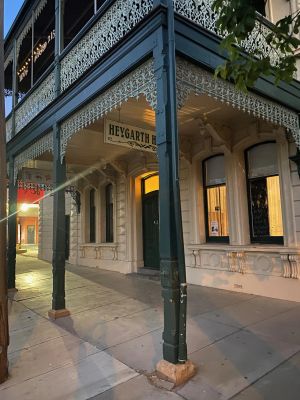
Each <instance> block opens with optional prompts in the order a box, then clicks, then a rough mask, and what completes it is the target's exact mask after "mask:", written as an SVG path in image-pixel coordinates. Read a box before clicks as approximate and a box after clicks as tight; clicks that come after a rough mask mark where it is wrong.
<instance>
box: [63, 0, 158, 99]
mask: <svg viewBox="0 0 300 400" xmlns="http://www.w3.org/2000/svg"><path fill="white" fill-rule="evenodd" d="M152 8H153V0H117V1H116V2H115V3H114V4H113V5H112V6H111V7H110V8H109V9H108V11H107V12H106V13H105V14H104V15H103V16H102V17H101V18H100V19H99V21H98V22H97V23H96V24H95V25H94V26H93V27H92V28H91V29H90V31H88V32H87V34H86V35H85V36H84V37H83V38H82V39H81V40H80V41H79V43H78V44H77V45H76V46H74V47H73V49H72V50H70V51H69V52H68V54H67V55H66V56H65V57H64V58H63V60H62V61H61V90H62V91H64V90H65V89H67V88H68V87H69V86H70V85H71V84H72V83H73V82H75V81H76V80H77V79H78V78H79V77H80V76H81V75H82V74H83V73H84V72H85V71H87V70H88V69H89V68H90V67H91V66H92V65H93V64H94V63H95V62H96V61H98V60H99V59H100V57H101V56H102V55H103V54H105V53H106V52H107V51H108V50H109V49H111V48H112V47H113V46H114V45H115V44H116V43H117V42H118V41H119V40H120V39H122V38H123V37H124V36H125V35H126V34H127V33H128V32H130V31H131V30H132V29H133V28H134V27H135V26H136V25H137V24H138V23H139V22H140V21H141V20H142V19H143V18H144V17H145V16H146V15H147V14H149V12H150V11H151V10H152Z"/></svg>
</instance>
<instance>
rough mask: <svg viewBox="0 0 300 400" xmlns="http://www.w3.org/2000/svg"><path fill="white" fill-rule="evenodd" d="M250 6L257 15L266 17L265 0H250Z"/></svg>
mask: <svg viewBox="0 0 300 400" xmlns="http://www.w3.org/2000/svg"><path fill="white" fill-rule="evenodd" d="M251 4H252V5H253V7H254V8H255V10H256V11H257V12H258V13H260V14H261V15H263V16H264V17H265V16H266V0H251Z"/></svg>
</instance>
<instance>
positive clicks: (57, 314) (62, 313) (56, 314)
mask: <svg viewBox="0 0 300 400" xmlns="http://www.w3.org/2000/svg"><path fill="white" fill-rule="evenodd" d="M69 315H71V313H70V311H69V310H67V309H66V308H64V309H63V310H50V311H48V317H49V318H51V319H59V318H63V317H68V316H69Z"/></svg>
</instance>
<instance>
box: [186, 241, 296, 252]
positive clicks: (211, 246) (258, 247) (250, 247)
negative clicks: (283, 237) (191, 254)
mask: <svg viewBox="0 0 300 400" xmlns="http://www.w3.org/2000/svg"><path fill="white" fill-rule="evenodd" d="M187 248H188V249H189V250H191V251H193V250H221V251H222V250H223V251H237V252H239V251H247V252H261V251H262V252H264V253H274V252H276V253H282V254H285V253H291V252H293V253H296V254H300V249H299V248H296V247H286V246H284V245H278V244H246V245H231V244H228V243H202V244H200V243H198V244H189V245H187Z"/></svg>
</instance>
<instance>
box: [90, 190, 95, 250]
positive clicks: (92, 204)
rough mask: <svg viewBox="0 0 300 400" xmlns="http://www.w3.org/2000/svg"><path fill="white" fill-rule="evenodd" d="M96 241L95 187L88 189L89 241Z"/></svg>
mask: <svg viewBox="0 0 300 400" xmlns="http://www.w3.org/2000/svg"><path fill="white" fill-rule="evenodd" d="M95 242H96V207H95V189H91V191H90V243H95Z"/></svg>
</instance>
